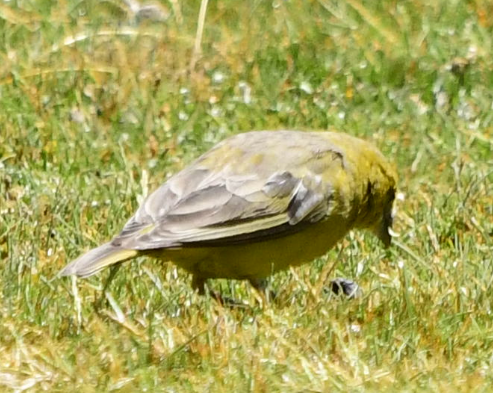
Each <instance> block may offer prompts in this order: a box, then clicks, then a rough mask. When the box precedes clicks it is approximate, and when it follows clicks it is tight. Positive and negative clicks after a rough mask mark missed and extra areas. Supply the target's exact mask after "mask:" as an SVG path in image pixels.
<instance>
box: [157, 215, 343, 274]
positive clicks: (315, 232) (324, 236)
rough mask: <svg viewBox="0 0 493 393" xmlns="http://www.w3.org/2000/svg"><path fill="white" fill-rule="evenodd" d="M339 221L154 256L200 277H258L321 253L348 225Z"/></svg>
mask: <svg viewBox="0 0 493 393" xmlns="http://www.w3.org/2000/svg"><path fill="white" fill-rule="evenodd" d="M341 221H343V220H341V219H340V217H334V218H332V219H329V220H327V221H324V222H321V223H318V224H315V225H313V226H311V227H309V228H306V229H304V230H303V231H301V232H299V233H295V234H293V235H290V236H286V237H282V238H278V239H271V240H268V241H264V242H257V243H249V244H241V245H234V246H225V247H221V246H216V247H207V248H205V247H204V248H180V249H174V250H160V251H159V252H157V253H154V256H155V257H157V258H159V259H162V260H166V261H171V262H173V263H175V264H176V265H178V266H180V267H181V268H183V269H185V270H187V271H189V272H190V273H193V274H195V275H197V276H198V277H202V278H232V279H259V278H264V277H268V276H270V275H271V274H272V273H275V272H277V271H279V270H285V269H288V268H289V267H290V266H299V265H301V264H304V263H308V262H311V261H312V260H313V259H315V258H317V257H320V256H322V255H324V254H325V253H326V252H327V251H329V250H330V249H331V248H332V247H333V246H334V245H335V244H336V243H337V242H338V241H339V240H340V239H341V238H342V237H343V236H344V235H345V234H346V233H347V232H348V230H349V229H350V228H348V227H347V226H345V225H344V224H342V225H341Z"/></svg>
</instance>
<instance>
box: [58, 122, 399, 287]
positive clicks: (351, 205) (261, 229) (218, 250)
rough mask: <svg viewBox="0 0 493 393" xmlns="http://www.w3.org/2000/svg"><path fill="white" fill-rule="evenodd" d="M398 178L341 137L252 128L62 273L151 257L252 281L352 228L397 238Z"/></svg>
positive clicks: (365, 148) (199, 276)
mask: <svg viewBox="0 0 493 393" xmlns="http://www.w3.org/2000/svg"><path fill="white" fill-rule="evenodd" d="M395 187H396V174H395V171H394V169H393V167H392V166H391V165H390V164H389V163H388V161H387V160H386V159H385V158H384V156H383V155H382V154H381V153H380V152H379V151H378V150H377V149H376V148H375V147H374V146H373V145H371V144H370V143H368V142H365V141H363V140H361V139H358V138H355V137H352V136H349V135H347V134H343V133H333V132H301V131H254V132H247V133H244V134H239V135H236V136H233V137H230V138H228V139H226V140H224V141H222V142H221V143H219V144H218V145H216V146H215V147H214V148H212V149H211V150H210V151H208V152H207V153H205V154H204V155H202V156H201V157H199V158H198V159H197V160H195V161H194V162H193V163H192V164H191V165H190V166H188V167H187V168H185V169H183V170H182V171H181V172H179V173H177V174H176V175H174V176H173V177H171V178H170V179H169V180H168V181H167V182H165V183H164V184H163V185H161V187H159V188H158V189H157V190H156V191H154V192H153V193H152V194H151V195H150V196H149V197H148V198H147V199H146V200H145V201H144V203H143V204H142V206H140V207H139V209H138V210H137V212H136V213H135V215H134V216H133V217H132V218H131V219H130V220H129V221H128V222H127V224H126V225H125V226H124V227H123V230H122V231H121V232H120V234H118V235H117V236H116V237H115V238H113V240H111V241H110V242H108V243H105V244H103V245H102V246H100V247H97V248H95V249H93V250H91V251H89V252H88V253H86V254H84V255H82V256H81V257H79V258H78V259H76V260H75V261H73V262H72V263H70V264H69V265H68V266H66V267H65V268H64V269H63V270H62V272H61V275H71V274H75V275H77V276H79V277H88V276H91V275H93V274H95V273H97V272H99V271H100V270H101V269H103V268H105V267H107V266H110V265H113V264H116V263H120V262H123V261H125V260H128V259H131V258H135V257H137V256H139V255H150V256H153V257H156V258H159V259H161V260H163V261H171V262H174V263H175V264H176V265H178V266H180V267H181V268H183V269H185V270H186V271H188V272H190V273H191V274H192V276H193V281H192V285H193V287H194V289H197V290H198V291H199V292H200V293H203V291H204V286H205V281H206V280H207V279H209V278H231V279H238V280H249V281H250V282H251V283H252V285H254V286H255V287H256V288H259V289H262V288H263V284H264V283H265V281H264V279H265V278H266V277H268V276H270V275H271V274H272V273H275V272H277V271H279V270H284V269H287V268H289V267H290V266H298V265H301V264H303V263H307V262H310V261H312V260H313V259H314V258H317V257H320V256H322V255H324V254H325V253H326V252H327V251H328V250H329V249H331V248H332V247H333V246H334V245H335V244H336V242H337V241H339V240H340V239H341V238H342V237H344V236H345V235H346V234H347V232H348V231H349V230H351V229H352V228H362V229H369V230H370V231H372V232H373V233H374V234H375V235H376V236H378V238H380V239H381V240H382V242H383V244H384V245H385V246H388V245H389V244H390V241H391V238H390V234H389V229H390V227H391V225H392V204H393V200H394V196H395Z"/></svg>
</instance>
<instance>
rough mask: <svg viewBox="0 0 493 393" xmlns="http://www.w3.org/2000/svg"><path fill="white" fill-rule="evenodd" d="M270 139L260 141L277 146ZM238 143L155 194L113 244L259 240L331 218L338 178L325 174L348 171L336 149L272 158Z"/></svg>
mask: <svg viewBox="0 0 493 393" xmlns="http://www.w3.org/2000/svg"><path fill="white" fill-rule="evenodd" d="M276 135H278V134H276ZM269 136H270V138H262V140H268V141H270V143H273V144H274V143H278V142H279V141H276V140H275V139H274V138H273V137H272V136H271V135H269ZM282 136H283V135H279V137H282ZM249 140H252V136H250V137H249ZM234 142H235V141H234V140H233V141H229V144H223V145H219V147H218V148H215V149H213V150H212V151H211V152H210V153H208V154H206V155H204V156H203V157H201V158H199V159H198V160H197V161H196V162H195V163H193V164H192V165H191V166H190V167H188V168H186V169H184V170H183V171H181V172H180V173H178V174H177V175H175V176H173V177H172V178H171V179H169V180H168V181H167V182H166V183H165V184H163V185H162V186H161V187H160V188H159V189H157V190H156V191H155V192H154V193H153V194H151V195H150V196H149V197H148V198H147V200H146V201H145V202H144V203H143V204H142V206H141V207H140V208H139V209H138V211H137V212H136V214H135V215H134V216H133V217H132V218H131V219H130V221H129V222H128V223H127V224H126V225H125V227H124V228H123V230H122V232H121V233H120V235H119V236H117V237H116V238H115V239H114V240H113V241H112V244H114V245H121V246H122V247H125V248H130V249H136V250H151V249H159V248H172V247H186V246H193V247H198V246H208V245H229V244H238V243H241V242H246V241H248V242H251V241H262V240H267V239H269V238H273V237H280V236H286V235H288V234H291V233H294V232H296V231H299V230H301V229H303V228H304V227H305V226H306V225H310V224H313V223H315V222H318V221H320V220H322V219H323V218H324V217H326V216H327V215H328V214H330V208H331V199H332V194H333V191H334V190H333V187H332V183H331V181H330V179H331V178H333V177H334V176H328V177H327V176H326V175H327V173H329V174H330V175H335V174H337V176H339V175H340V174H341V173H344V172H345V171H344V163H343V158H342V154H341V152H340V151H339V150H337V149H336V148H332V146H325V147H323V146H322V147H321V146H320V144H319V143H318V144H317V143H314V144H313V145H314V147H313V149H317V151H312V150H306V149H305V150H306V151H305V152H304V154H301V153H300V152H303V149H300V146H299V144H298V145H294V144H293V146H292V148H291V147H290V148H289V149H287V150H286V149H284V150H283V151H281V153H271V152H276V151H279V149H277V150H276V149H275V146H272V149H271V146H264V147H263V148H262V147H258V148H257V147H255V149H252V146H249V147H247V148H244V147H241V146H240V145H241V143H238V146H235V145H234V144H233V143H234ZM240 142H241V140H240ZM317 142H318V141H317ZM267 143H269V142H267ZM284 147H285V146H284ZM305 147H306V146H305ZM259 151H261V152H262V154H259V153H258V152H259ZM253 152H255V153H253ZM209 159H213V160H211V161H209ZM242 166H243V167H242ZM300 168H302V169H300Z"/></svg>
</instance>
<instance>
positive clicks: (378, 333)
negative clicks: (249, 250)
mask: <svg viewBox="0 0 493 393" xmlns="http://www.w3.org/2000/svg"><path fill="white" fill-rule="evenodd" d="M15 3H16V2H7V3H3V4H1V5H0V35H1V39H0V108H1V110H0V212H1V215H0V266H1V273H0V391H28V392H34V391H43V390H49V391H53V392H65V391H67V390H68V389H71V388H73V389H76V390H77V391H81V392H102V391H118V392H135V391H162V392H185V391H186V392H188V391H196V392H203V391H210V392H232V391H234V392H243V391H245V392H246V391H251V392H276V391H280V392H328V391H331V392H332V391H341V392H348V391H349V392H382V391H405V392H413V391H420V392H421V391H430V392H450V391H462V392H486V391H492V390H493V388H491V387H490V386H493V385H492V384H493V377H492V374H491V369H492V367H493V357H492V353H493V315H492V303H493V301H492V299H493V297H492V295H491V292H492V283H493V259H492V258H493V218H492V217H493V153H492V151H493V115H492V113H493V112H492V107H493V106H492V105H493V89H492V86H493V55H492V47H493V42H492V41H493V38H492V37H493V16H492V15H493V9H492V7H491V5H489V4H488V3H487V2H481V1H468V2H465V1H450V0H448V1H446V0H436V1H432V2H419V1H417V2H392V1H387V0H385V1H380V2H375V1H369V0H346V1H339V2H337V1H331V0H320V1H302V0H298V1H296V0H293V1H274V2H270V1H258V0H257V1H228V2H227V1H220V0H217V1H210V2H209V6H208V9H207V16H206V20H205V28H204V34H203V39H202V42H201V55H200V56H198V57H196V59H197V62H196V64H195V66H194V67H193V68H191V63H192V58H193V56H194V53H193V52H194V49H193V48H194V44H195V37H196V29H197V19H198V12H199V4H198V2H180V1H179V0H174V1H170V2H169V3H167V2H166V3H163V7H165V8H166V10H167V12H168V13H169V17H168V19H167V20H166V21H159V20H158V21H148V20H143V21H140V22H138V21H137V20H136V18H133V17H132V15H130V14H129V13H128V10H127V9H126V8H125V7H124V3H123V2H120V1H117V0H115V1H107V2H97V1H91V0H83V1H78V2H76V1H61V2H57V5H56V6H55V5H54V4H55V2H49V1H41V0H40V1H22V2H21V1H19V2H17V4H15ZM117 32H118V33H117ZM75 38H78V39H77V40H75ZM73 41H76V42H73ZM278 128H298V129H331V130H339V131H343V132H348V133H350V134H353V135H357V136H361V137H364V138H366V139H368V140H372V141H373V142H374V143H376V144H377V145H378V146H379V147H380V148H381V150H382V151H383V152H384V153H385V155H386V156H388V157H389V158H390V159H391V160H392V161H394V162H395V163H396V166H397V167H398V170H399V176H400V193H401V194H400V199H399V200H398V203H397V205H398V215H397V220H396V227H395V230H396V232H398V233H400V237H399V238H397V239H396V242H395V244H394V246H393V247H392V249H391V250H389V251H385V250H382V248H381V247H380V245H379V244H378V242H377V241H376V240H374V239H373V238H372V237H371V236H370V235H367V234H364V233H360V232H358V233H352V234H350V235H349V236H348V237H347V238H346V239H345V241H344V242H343V243H342V244H341V245H340V247H339V248H338V249H336V250H333V251H332V252H331V253H329V254H328V256H327V257H326V258H323V259H322V260H319V261H315V262H314V263H313V264H311V265H307V266H303V267H301V268H298V269H296V270H293V271H291V272H286V273H282V274H279V275H277V276H275V277H274V278H273V279H272V281H271V285H272V287H273V288H274V290H276V291H277V293H278V296H279V299H278V301H277V302H276V304H272V305H267V306H265V307H260V306H259V304H258V303H257V302H256V300H255V293H254V292H253V291H252V290H251V289H250V288H249V286H248V285H246V284H245V283H241V282H228V281H216V282H214V283H212V286H213V288H214V289H216V290H220V291H221V292H223V293H224V294H226V295H229V296H233V297H234V298H236V299H241V300H243V301H245V303H247V305H246V306H245V307H244V308H238V309H231V308H224V307H222V306H220V305H218V304H217V303H216V302H215V301H214V300H212V299H210V298H201V297H199V296H198V295H196V294H194V293H193V292H192V291H191V289H190V278H189V277H188V276H187V274H186V273H184V272H182V271H180V270H177V269H176V268H175V267H173V266H171V265H163V264H160V263H159V262H156V261H152V260H150V259H145V258H142V259H139V260H138V261H137V262H134V263H132V264H127V265H126V266H125V267H124V268H123V269H121V271H120V273H119V274H118V276H117V277H116V279H115V281H114V282H113V283H112V284H111V287H110V289H109V291H108V292H107V295H106V297H107V300H108V301H107V302H102V305H101V307H99V309H97V307H96V306H95V303H96V301H97V299H99V298H101V297H103V298H104V296H105V295H104V294H103V293H102V285H103V283H104V280H105V279H106V277H107V274H108V273H107V272H105V273H102V274H100V275H98V276H96V277H92V278H90V279H88V280H79V281H77V282H72V281H71V280H70V279H57V278H55V276H56V273H57V272H58V270H59V269H61V268H62V267H63V266H64V265H65V264H66V263H68V262H69V261H70V260H72V259H73V258H75V257H77V256H78V255H79V254H80V253H81V252H83V251H84V250H86V249H88V248H89V247H92V246H95V245H97V244H99V243H102V242H103V241H106V240H108V239H110V238H111V236H112V235H114V234H115V233H117V232H118V231H119V229H120V228H121V227H122V225H123V224H124V223H125V221H126V220H127V219H128V218H129V217H130V216H131V214H132V212H133V211H134V210H135V208H136V207H137V205H138V202H139V201H140V200H141V199H142V198H143V196H144V195H146V194H147V193H148V192H150V191H152V190H153V189H154V188H155V187H157V186H158V185H159V184H160V183H161V182H163V181H164V180H165V179H166V177H167V176H169V175H170V174H172V173H175V172H176V171H178V170H179V169H181V168H183V167H184V166H185V165H186V164H187V163H188V162H190V161H191V160H192V159H193V158H194V157H196V156H197V155H198V154H200V153H201V152H204V151H205V150H207V149H208V148H209V147H211V146H212V145H213V144H215V143H216V142H218V141H220V140H222V139H223V138H225V137H226V136H228V135H232V134H234V133H237V132H241V131H247V130H251V129H278ZM341 249H342V252H341V254H340V262H339V263H338V265H337V268H336V271H335V273H334V275H336V276H342V277H349V278H353V279H355V280H356V281H357V282H358V283H359V284H360V285H361V287H362V288H363V290H364V293H365V295H364V296H363V297H362V298H361V299H360V300H357V301H347V300H344V299H338V298H335V297H332V296H329V295H328V294H327V293H325V292H324V291H320V288H321V286H322V285H323V284H324V283H323V282H321V279H320V277H319V274H320V273H321V271H322V269H323V267H324V266H325V265H326V263H331V261H333V260H334V259H335V258H337V256H338V253H339V251H340V250H341Z"/></svg>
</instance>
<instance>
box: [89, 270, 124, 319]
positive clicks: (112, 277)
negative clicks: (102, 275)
mask: <svg viewBox="0 0 493 393" xmlns="http://www.w3.org/2000/svg"><path fill="white" fill-rule="evenodd" d="M121 265H122V264H121V263H117V264H116V265H112V266H111V267H110V274H109V276H108V278H107V279H106V281H105V283H104V285H103V290H102V291H101V296H100V297H99V299H98V300H96V304H95V308H96V310H98V309H99V307H100V306H101V303H102V302H103V299H104V298H105V296H104V294H105V293H106V291H107V290H108V287H109V286H110V283H111V281H113V279H114V278H115V276H116V273H118V270H120V266H121Z"/></svg>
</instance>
